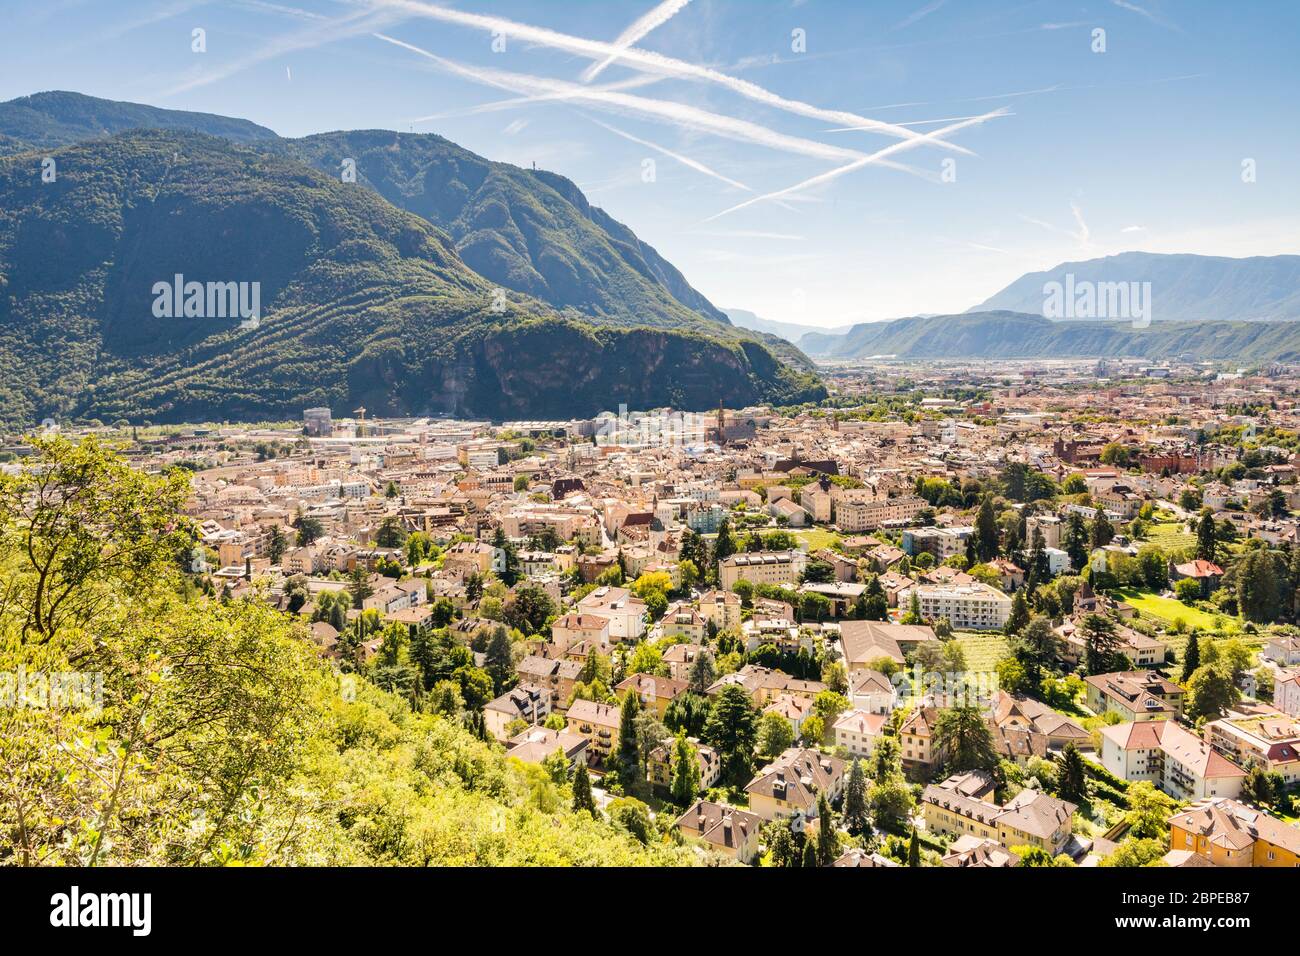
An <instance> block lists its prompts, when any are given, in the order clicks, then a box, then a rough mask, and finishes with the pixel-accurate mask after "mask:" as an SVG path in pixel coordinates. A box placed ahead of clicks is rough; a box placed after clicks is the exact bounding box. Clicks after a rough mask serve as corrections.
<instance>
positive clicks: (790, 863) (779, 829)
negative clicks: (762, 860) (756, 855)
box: [767, 820, 799, 867]
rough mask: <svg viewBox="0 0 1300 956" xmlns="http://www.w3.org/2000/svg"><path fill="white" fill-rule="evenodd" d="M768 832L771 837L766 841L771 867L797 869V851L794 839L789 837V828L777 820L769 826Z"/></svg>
mask: <svg viewBox="0 0 1300 956" xmlns="http://www.w3.org/2000/svg"><path fill="white" fill-rule="evenodd" d="M769 832H770V833H771V836H770V837H769V838H768V840H767V846H768V853H769V855H770V857H771V861H772V865H773V866H779V867H797V866H798V865H799V850H798V848H797V847H796V846H795V843H794V838H793V837H792V836H791V835H790V828H789V826H787V825H786V824H785V823H784V822H783V821H781V820H777V821H774V822H773V823H772V824H771V830H770V831H769Z"/></svg>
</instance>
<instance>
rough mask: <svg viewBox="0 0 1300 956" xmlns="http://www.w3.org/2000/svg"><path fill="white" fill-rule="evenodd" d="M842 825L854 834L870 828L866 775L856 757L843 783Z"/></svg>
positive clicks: (861, 833)
mask: <svg viewBox="0 0 1300 956" xmlns="http://www.w3.org/2000/svg"><path fill="white" fill-rule="evenodd" d="M844 826H845V829H847V830H848V831H849V832H850V833H851V834H853V835H854V836H863V835H864V834H866V833H868V832H870V829H871V819H870V817H869V815H868V813H867V775H866V774H865V773H864V772H863V770H862V761H860V760H859V759H858V758H857V757H854V758H853V763H852V764H850V765H849V779H848V781H847V782H846V783H845V784H844Z"/></svg>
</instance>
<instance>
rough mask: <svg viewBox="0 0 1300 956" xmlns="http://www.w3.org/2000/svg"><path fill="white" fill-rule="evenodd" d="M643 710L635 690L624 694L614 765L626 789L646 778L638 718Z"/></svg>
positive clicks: (637, 784)
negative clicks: (637, 729) (638, 730)
mask: <svg viewBox="0 0 1300 956" xmlns="http://www.w3.org/2000/svg"><path fill="white" fill-rule="evenodd" d="M640 712H641V698H640V697H638V696H637V695H636V693H635V692H634V691H630V690H629V691H628V692H627V693H625V694H624V695H623V704H622V706H621V708H620V710H619V720H618V745H617V747H616V748H615V750H614V753H613V758H614V766H615V768H616V769H617V771H618V779H619V782H620V783H622V784H623V789H624V790H631V789H632V788H633V787H634V786H639V785H640V784H641V782H642V781H643V780H645V772H644V770H643V769H642V765H641V745H640V741H638V739H637V733H636V718H637V715H638V714H640Z"/></svg>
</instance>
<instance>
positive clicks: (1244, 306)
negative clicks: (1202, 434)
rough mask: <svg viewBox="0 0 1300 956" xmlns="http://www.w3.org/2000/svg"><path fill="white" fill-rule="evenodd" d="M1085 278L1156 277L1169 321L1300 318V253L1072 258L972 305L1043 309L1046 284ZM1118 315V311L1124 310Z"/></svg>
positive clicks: (1159, 306)
mask: <svg viewBox="0 0 1300 956" xmlns="http://www.w3.org/2000/svg"><path fill="white" fill-rule="evenodd" d="M1067 275H1073V276H1074V281H1075V283H1079V282H1084V281H1087V282H1096V283H1102V282H1150V283H1151V306H1152V318H1153V319H1154V320H1155V321H1157V322H1165V321H1270V322H1279V321H1292V320H1295V319H1300V256H1253V257H1251V258H1246V259H1229V258H1226V257H1224V256H1196V255H1185V254H1183V255H1162V254H1157V253H1151V252H1125V253H1121V254H1120V255H1117V256H1107V257H1105V258H1104V259H1089V260H1087V261H1086V262H1064V263H1062V264H1061V265H1059V266H1056V267H1055V268H1053V269H1049V270H1048V271H1046V272H1031V273H1028V274H1026V275H1023V276H1021V277H1020V278H1019V279H1017V280H1016V281H1015V282H1013V283H1011V285H1009V286H1007V287H1006V288H1005V289H1003V290H1002V291H1001V292H998V293H997V294H996V295H994V296H992V297H990V298H989V299H987V300H986V301H984V302H982V303H980V304H979V305H977V306H975V307H974V308H972V309H969V310H968V311H970V312H993V311H999V310H1005V311H1011V312H1027V313H1030V314H1031V315H1042V314H1043V298H1044V295H1043V286H1044V284H1046V283H1048V282H1060V283H1062V284H1064V282H1065V277H1066V276H1067ZM1117 318H1118V317H1117Z"/></svg>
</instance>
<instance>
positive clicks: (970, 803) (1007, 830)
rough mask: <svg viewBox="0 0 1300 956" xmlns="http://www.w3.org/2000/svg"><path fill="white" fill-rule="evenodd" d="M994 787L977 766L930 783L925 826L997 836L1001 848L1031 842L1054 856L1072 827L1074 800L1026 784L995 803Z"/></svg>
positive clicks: (957, 833) (923, 807) (924, 801)
mask: <svg viewBox="0 0 1300 956" xmlns="http://www.w3.org/2000/svg"><path fill="white" fill-rule="evenodd" d="M993 792H994V783H993V779H992V777H990V776H989V775H988V774H986V773H983V772H981V771H972V772H971V773H964V774H959V775H957V776H952V777H949V778H948V779H947V780H945V781H943V782H942V783H938V784H931V785H929V786H928V787H926V788H925V790H924V791H923V792H922V795H921V812H922V815H923V816H924V818H925V823H926V829H927V830H928V831H930V832H931V833H941V834H944V835H948V836H956V837H961V836H968V837H974V838H976V839H978V840H992V841H996V842H997V844H998V845H999V846H1001V847H1002V848H1003V849H1006V850H1010V849H1011V848H1012V847H1016V846H1031V847H1037V848H1038V849H1041V850H1043V851H1045V852H1046V853H1048V854H1050V855H1051V856H1056V855H1057V854H1059V853H1061V852H1063V851H1064V850H1065V849H1066V846H1067V844H1068V843H1069V842H1070V836H1071V834H1072V833H1073V831H1074V820H1073V818H1074V811H1075V810H1076V809H1077V807H1076V806H1075V805H1074V804H1072V803H1068V802H1067V801H1065V800H1058V799H1057V798H1055V797H1052V796H1049V795H1048V794H1045V793H1043V792H1041V791H1038V790H1033V789H1029V788H1026V789H1024V790H1021V791H1020V793H1018V794H1016V796H1015V797H1014V798H1012V799H1011V800H1010V801H1009V802H1007V803H1006V804H1004V805H1002V806H999V805H998V804H996V803H994V802H993V800H992V797H993Z"/></svg>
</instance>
